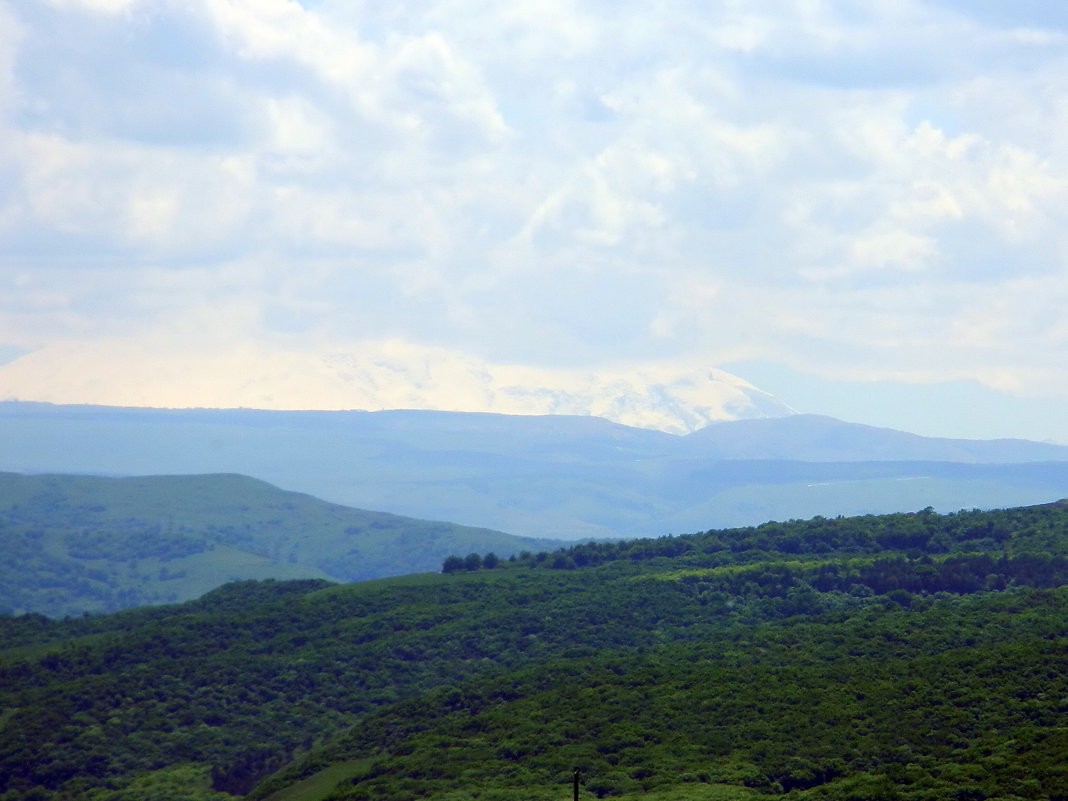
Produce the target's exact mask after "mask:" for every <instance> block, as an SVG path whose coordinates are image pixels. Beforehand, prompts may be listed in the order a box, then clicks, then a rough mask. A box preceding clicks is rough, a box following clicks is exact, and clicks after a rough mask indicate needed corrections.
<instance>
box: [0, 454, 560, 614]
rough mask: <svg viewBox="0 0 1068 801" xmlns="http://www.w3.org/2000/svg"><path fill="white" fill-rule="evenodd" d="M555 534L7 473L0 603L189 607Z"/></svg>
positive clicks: (1, 502)
mask: <svg viewBox="0 0 1068 801" xmlns="http://www.w3.org/2000/svg"><path fill="white" fill-rule="evenodd" d="M548 542H549V541H547V540H534V539H527V538H522V537H513V536H511V535H508V534H504V533H501V532H499V531H491V530H488V529H478V528H472V527H469V526H460V525H455V524H452V523H440V522H430V521H426V520H415V519H412V518H406V517H399V516H397V515H391V514H385V513H381V512H369V511H364V510H361V509H351V508H347V507H343V506H338V505H336V504H330V503H326V502H324V501H320V500H318V499H316V498H312V497H310V496H308V495H302V494H300V493H296V492H286V491H283V490H280V489H278V488H277V487H273V486H271V485H270V484H267V483H265V482H263V481H259V480H256V479H252V478H248V477H246V476H239V475H196V476H148V477H135V478H105V477H94V476H69V475H35V476H24V475H18V474H13V473H0V544H2V547H3V548H4V552H5V559H4V560H2V562H0V609H2V610H4V611H7V612H14V613H21V612H26V611H33V612H40V613H44V614H47V615H53V616H62V615H70V614H81V613H82V612H102V611H114V610H117V609H123V608H127V607H131V606H139V605H143V604H158V603H164V602H174V601H184V600H189V599H191V598H196V597H198V596H200V595H203V594H204V593H205V592H208V591H209V590H212V589H214V588H215V587H218V586H219V585H220V584H225V583H226V582H229V581H236V580H240V579H262V578H276V579H298V578H318V579H328V580H331V581H358V580H362V579H369V578H380V577H383V576H396V575H402V574H407V573H418V572H425V571H428V570H437V569H439V568H440V566H441V564H442V561H443V559H444V558H445V557H446V556H448V555H449V554H451V553H460V554H467V553H470V552H477V553H479V554H485V553H487V552H494V553H496V554H497V555H499V556H501V557H507V556H510V555H512V554H515V553H518V552H519V551H522V550H539V549H541V548H544V547H546V546H547V544H548Z"/></svg>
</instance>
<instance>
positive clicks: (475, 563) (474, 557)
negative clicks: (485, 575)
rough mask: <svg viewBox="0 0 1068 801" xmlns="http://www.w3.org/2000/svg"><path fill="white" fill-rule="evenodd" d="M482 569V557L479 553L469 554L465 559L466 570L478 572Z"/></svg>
mask: <svg viewBox="0 0 1068 801" xmlns="http://www.w3.org/2000/svg"><path fill="white" fill-rule="evenodd" d="M480 567H482V557H481V556H479V555H478V554H477V553H469V554H468V555H467V556H466V557H465V558H464V569H465V570H478V569H479V568H480Z"/></svg>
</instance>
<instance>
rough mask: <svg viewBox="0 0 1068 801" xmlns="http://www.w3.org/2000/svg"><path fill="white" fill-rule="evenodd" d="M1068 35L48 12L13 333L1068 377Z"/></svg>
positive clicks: (754, 12) (10, 48)
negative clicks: (418, 346) (155, 333)
mask: <svg viewBox="0 0 1068 801" xmlns="http://www.w3.org/2000/svg"><path fill="white" fill-rule="evenodd" d="M1066 32H1068V26H1065V25H1060V24H1059V22H1058V19H1057V18H1055V17H1053V16H1050V15H1049V14H1038V13H1037V12H1035V11H1034V10H1033V9H1030V7H1028V9H1023V10H1020V11H1019V12H1018V13H1017V15H1016V16H1013V14H1012V13H1011V12H1008V11H1004V10H998V9H995V8H994V7H993V6H989V4H985V5H980V6H975V5H974V4H968V3H964V2H963V1H961V2H957V1H956V0H954V1H953V2H950V0H945V1H944V2H937V3H927V2H924V3H919V2H889V0H887V2H878V3H864V4H856V3H845V2H843V3H813V2H807V1H803V0H796V2H771V1H770V0H768V1H767V2H735V1H734V0H719V1H718V2H715V3H710V4H709V3H679V4H673V5H671V6H670V7H665V8H662V9H659V10H658V11H657V13H655V14H654V13H651V12H650V11H649V9H648V6H647V5H646V4H640V3H625V2H624V3H617V4H611V5H609V4H603V3H591V4H582V5H576V4H572V3H564V2H553V3H538V4H534V3H513V4H499V3H488V2H477V1H476V0H425V1H424V2H419V3H411V4H377V3H376V4H372V3H334V2H323V3H317V4H311V5H307V6H302V5H300V4H298V3H295V2H288V1H287V0H257V2H251V0H198V1H197V2H194V3H177V2H160V3H139V2H121V1H120V0H114V2H108V1H106V0H100V2H90V1H89V0H85V1H84V2H74V0H70V2H56V3H53V4H33V3H28V2H19V3H15V4H12V5H11V6H9V7H5V9H4V10H0V115H2V116H0V290H2V291H0V345H4V346H7V347H14V348H38V347H47V346H48V345H49V343H52V342H66V341H70V340H72V339H77V340H79V341H82V342H86V343H87V342H91V341H92V340H93V339H94V338H95V337H100V338H105V337H106V338H107V339H108V341H109V342H114V341H116V340H117V339H121V337H122V336H123V335H126V336H130V337H134V338H143V337H145V336H146V332H149V331H152V330H154V328H155V326H156V325H157V321H159V320H161V319H165V320H167V321H168V324H169V325H172V326H174V327H175V328H176V330H182V331H187V332H190V335H191V336H192V335H193V334H192V332H196V338H197V341H201V340H205V341H210V340H212V338H213V337H214V339H215V340H216V341H218V342H219V343H225V342H265V343H275V345H276V346H277V347H279V348H282V345H281V344H279V343H281V342H290V343H291V348H290V349H291V350H295V351H300V352H302V353H303V352H306V351H307V350H308V349H309V348H320V347H321V348H335V349H336V348H342V349H344V347H345V343H346V342H353V341H364V340H367V339H375V340H378V339H381V338H383V337H395V338H398V339H404V340H408V341H411V342H416V343H422V344H428V343H434V344H438V345H441V346H445V347H449V348H456V349H462V350H465V351H468V352H470V353H472V354H474V356H476V357H478V358H484V359H489V360H491V361H493V362H497V363H528V364H537V365H543V366H544V365H551V364H568V365H571V366H579V365H585V366H588V367H590V368H591V369H592V368H593V367H596V366H598V365H604V364H615V365H619V364H623V363H626V362H634V363H651V362H654V361H661V362H665V363H672V364H675V363H687V364H695V363H701V364H715V363H717V362H721V361H725V360H728V359H742V358H747V359H757V358H762V359H766V360H772V361H775V360H778V361H780V362H782V363H784V364H788V365H790V366H792V367H794V368H796V369H805V370H809V371H815V372H823V373H824V374H827V375H831V376H841V377H848V376H857V375H861V374H863V375H864V376H867V377H872V378H877V377H879V376H883V377H886V378H890V377H894V378H903V377H908V378H909V380H917V381H920V380H930V378H931V377H934V376H938V375H943V376H946V377H950V376H952V377H959V378H971V379H975V380H979V381H985V382H987V383H988V384H991V385H993V384H996V385H997V386H999V387H1002V388H1014V391H1018V392H1025V391H1026V392H1034V391H1036V390H1035V387H1041V388H1042V390H1041V391H1044V392H1049V393H1061V394H1068V379H1066V378H1065V377H1064V375H1063V371H1062V368H1061V367H1060V365H1061V362H1062V361H1063V356H1064V347H1065V341H1064V324H1063V323H1061V322H1060V320H1061V317H1062V315H1061V313H1060V312H1061V309H1063V308H1064V306H1063V303H1064V301H1065V298H1064V294H1063V292H1064V290H1063V288H1062V287H1063V286H1064V285H1065V278H1066V269H1068V266H1066V257H1068V225H1065V222H1066V220H1065V211H1064V209H1066V208H1068V202H1066V201H1068V193H1066V189H1068V166H1066V165H1068V133H1066V132H1068V101H1066V100H1065V98H1066V97H1068V91H1066V90H1068V78H1066V76H1068V70H1066V69H1065V66H1066V63H1065V62H1066V59H1065V57H1064V56H1063V55H1062V54H1063V42H1064V38H1065V36H1066V35H1068V33H1066ZM205 308H207V309H214V310H218V311H219V313H218V314H215V313H213V314H209V315H207V316H206V317H205V316H204V309H205ZM231 311H232V312H233V315H234V317H233V322H232V323H231V324H226V323H225V322H224V320H225V317H226V313H229V312H231ZM149 340H150V341H154V340H151V337H149ZM167 343H168V344H166V346H164V344H163V343H162V341H161V342H160V344H159V347H160V348H161V349H166V351H167V352H168V353H171V354H173V355H174V358H176V359H181V358H184V357H182V356H181V353H180V341H179V340H178V339H168V340H167ZM263 347H267V345H264V346H263ZM93 352H96V351H93ZM100 352H103V351H100ZM87 358H88V357H87ZM189 358H190V359H191V358H192V357H191V356H190V357H189ZM190 364H193V362H190ZM995 376H997V377H996V378H994V377H995Z"/></svg>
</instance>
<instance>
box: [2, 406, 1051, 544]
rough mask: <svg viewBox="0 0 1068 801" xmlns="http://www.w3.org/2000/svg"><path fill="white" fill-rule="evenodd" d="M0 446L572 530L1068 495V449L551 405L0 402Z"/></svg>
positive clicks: (809, 420) (789, 419)
mask: <svg viewBox="0 0 1068 801" xmlns="http://www.w3.org/2000/svg"><path fill="white" fill-rule="evenodd" d="M0 443H2V445H0V469H3V470H8V471H13V472H19V473H41V472H53V473H82V474H97V475H112V476H122V475H152V474H192V473H220V472H222V473H241V474H245V475H250V476H255V477H256V478H260V479H262V480H265V481H269V482H271V483H272V484H275V485H277V486H279V487H284V488H286V489H289V490H295V491H299V492H305V493H308V494H311V495H315V496H316V497H320V498H323V499H326V500H328V501H331V502H334V503H340V504H345V505H348V506H353V507H358V508H361V509H376V510H383V511H388V512H392V513H395V514H401V515H406V516H410V517H415V518H421V519H429V520H451V521H457V522H460V523H464V524H466V525H472V526H479V527H485V528H491V529H497V530H501V531H507V532H510V533H512V534H519V535H526V536H536V537H558V538H565V539H578V538H588V537H617V536H656V535H661V534H667V533H681V532H691V531H703V530H706V529H710V528H719V527H726V526H736V525H755V524H759V523H762V522H765V521H768V520H786V519H798V518H808V517H812V516H815V515H823V516H828V517H830V516H836V515H855V514H867V513H881V512H892V511H909V510H917V509H922V508H925V507H928V506H931V507H933V508H935V509H936V510H939V511H956V510H958V509H962V508H992V507H1007V506H1020V505H1029V504H1036V503H1043V502H1048V501H1052V500H1056V499H1058V498H1061V497H1064V496H1066V495H1068V447H1064V446H1057V445H1048V444H1042V443H1035V442H1027V441H1022V440H996V441H970V440H950V439H933V438H926V437H918V436H915V435H911V434H906V433H903V432H898V431H891V430H888V429H880V428H873V427H871V426H862V425H856V424H850V423H843V422H841V421H837V420H833V419H831V418H826V417H819V416H812V415H791V416H786V417H781V418H774V419H756V420H739V421H733V422H722V423H714V424H712V425H709V426H707V427H705V428H703V429H701V430H699V431H697V432H695V433H693V434H690V435H688V436H676V435H671V434H668V433H665V432H662V431H655V430H648V429H642V428H633V427H627V426H624V425H620V424H617V423H612V422H609V421H607V420H604V419H599V418H596V417H579V416H562V415H552V416H512V415H497V414H477V413H459V412H431V411H384V412H284V411H253V410H163V409H125V408H112V407H93V406H53V405H49V404H35V403H19V402H6V403H0Z"/></svg>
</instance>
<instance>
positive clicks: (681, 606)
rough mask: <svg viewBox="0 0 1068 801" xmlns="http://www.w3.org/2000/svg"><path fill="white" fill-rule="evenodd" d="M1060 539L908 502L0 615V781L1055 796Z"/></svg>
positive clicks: (282, 792)
mask: <svg viewBox="0 0 1068 801" xmlns="http://www.w3.org/2000/svg"><path fill="white" fill-rule="evenodd" d="M1066 545H1068V508H1065V507H1064V506H1063V505H1050V506H1045V507H1032V508H1026V509H1014V510H1006V511H998V512H962V513H959V514H956V515H948V516H940V515H936V514H933V513H932V512H930V511H929V510H928V511H924V512H920V513H916V514H909V515H887V516H879V517H866V518H850V519H844V518H843V519H836V520H824V519H814V520H810V521H792V522H789V523H782V524H768V525H767V526H760V527H755V528H749V529H737V530H730V531H711V532H705V533H703V534H697V535H692V536H687V537H665V538H660V539H655V540H639V541H632V542H624V543H589V544H583V545H579V546H575V547H572V548H569V549H564V550H561V551H558V552H553V553H550V552H539V553H529V554H524V555H521V556H516V557H515V558H514V559H511V560H509V559H499V560H498V559H496V558H487V556H477V555H476V559H469V558H466V557H465V558H460V557H457V558H456V560H454V561H452V562H451V563H450V566H451V568H452V570H451V572H449V573H448V574H443V575H424V576H412V577H408V578H403V579H390V580H379V581H372V582H365V583H362V584H354V585H347V586H330V585H328V584H326V583H324V582H321V581H305V582H274V581H268V582H241V583H238V584H231V585H227V586H226V587H223V588H221V589H219V590H216V591H214V592H212V593H209V594H208V595H206V596H204V597H203V598H202V599H200V600H198V601H193V602H189V603H185V604H182V605H177V606H170V607H155V608H146V609H140V610H130V611H126V612H123V613H120V614H115V615H108V616H101V617H87V618H78V619H69V620H65V621H57V620H49V619H47V618H44V617H41V616H39V615H24V616H17V617H7V618H0V648H3V649H5V650H0V703H2V707H0V709H2V711H0V782H2V784H0V799H4V800H5V801H14V799H28V798H41V799H53V798H54V799H60V798H87V799H99V800H100V801H102V800H103V799H106V798H108V799H110V798H117V799H127V798H129V799H133V798H154V797H158V798H168V797H174V798H178V797H185V798H190V799H195V798H202V799H218V798H220V797H224V796H222V795H221V794H223V793H229V794H238V795H240V794H244V793H249V792H250V791H251V792H253V795H254V796H255V797H256V798H267V797H268V796H270V797H271V799H272V801H281V800H282V799H293V798H305V799H310V798H322V797H325V796H326V795H328V794H330V793H331V792H333V793H334V795H335V797H337V798H372V797H375V798H381V797H388V798H391V799H405V798H412V799H414V798H424V797H435V798H452V797H455V798H457V799H458V798H467V797H472V796H474V795H478V796H479V797H482V798H486V799H493V798H499V799H513V798H514V799H520V798H547V797H562V795H563V793H564V792H567V791H568V788H567V787H566V785H567V783H568V781H569V777H570V776H571V771H572V770H573V769H574V767H576V766H577V767H579V768H580V769H581V770H582V774H583V776H584V780H585V784H584V793H585V794H586V795H587V796H588V797H595V796H600V797H608V796H616V795H621V794H630V793H639V792H641V793H649V794H652V795H651V796H650V797H657V794H660V797H664V798H668V797H675V798H715V797H721V796H720V795H717V794H718V793H723V792H729V793H730V795H728V796H723V797H735V798H738V797H747V796H748V795H778V794H790V793H792V794H794V795H795V796H797V797H799V798H820V799H824V798H826V799H839V798H840V799H846V798H854V799H865V798H867V799H878V798H891V799H892V798H910V799H932V800H933V799H940V798H959V799H984V798H1005V799H1010V798H1066V799H1068V773H1066V771H1065V768H1064V767H1062V764H1063V754H1064V753H1065V751H1066V749H1068V724H1065V723H1064V715H1065V713H1066V712H1068V636H1066V630H1065V627H1064V622H1063V621H1064V619H1065V615H1066V613H1068V563H1066V560H1065V555H1066V554H1068V548H1066V547H1065V546H1066ZM489 556H492V554H491V555H489ZM287 765H288V767H286V766H287ZM282 768H284V770H283V771H282V772H281V773H279V774H278V775H277V776H276V777H275V778H273V779H267V777H268V776H269V775H270V774H272V773H274V772H276V771H278V770H279V769H282ZM263 780H266V781H264V783H263V784H261V786H260V787H259V788H258V789H255V790H254V789H253V788H254V787H255V786H256V784H257V783H258V782H261V781H263ZM309 783H310V784H309ZM310 787H316V788H317V789H315V790H314V791H313V790H311V789H309V788H310ZM176 788H181V789H180V793H179V791H178V790H177V789H176ZM335 788H336V789H335ZM272 793H279V794H278V795H271V794H272Z"/></svg>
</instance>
